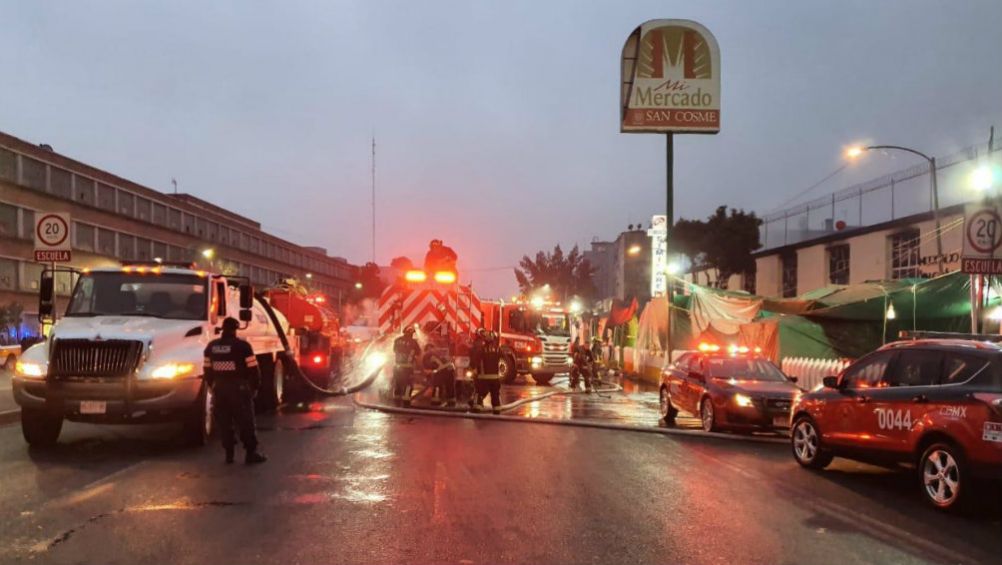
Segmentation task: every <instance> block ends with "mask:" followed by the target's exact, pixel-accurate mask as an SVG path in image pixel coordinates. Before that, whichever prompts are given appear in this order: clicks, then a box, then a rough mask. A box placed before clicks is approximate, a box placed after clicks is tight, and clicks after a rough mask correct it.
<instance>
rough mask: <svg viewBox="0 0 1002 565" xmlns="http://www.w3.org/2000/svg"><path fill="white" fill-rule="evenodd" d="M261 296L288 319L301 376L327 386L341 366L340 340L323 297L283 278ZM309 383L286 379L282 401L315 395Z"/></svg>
mask: <svg viewBox="0 0 1002 565" xmlns="http://www.w3.org/2000/svg"><path fill="white" fill-rule="evenodd" d="M264 295H265V297H267V299H268V303H269V304H271V306H272V307H273V308H275V309H276V310H278V311H279V312H281V313H282V315H284V316H285V317H286V319H287V320H288V321H289V331H288V332H287V337H288V339H289V342H290V349H292V350H293V351H294V352H295V353H294V354H295V357H296V360H297V365H298V366H299V369H300V371H301V372H302V374H303V377H304V378H306V379H309V383H312V384H313V385H315V386H316V387H319V388H321V389H330V388H331V386H332V384H333V380H334V378H335V375H336V374H337V373H338V372H339V371H340V369H341V363H342V358H343V353H344V343H343V339H342V337H341V327H340V324H339V323H338V318H337V314H336V313H335V312H334V310H333V309H331V308H330V307H329V306H328V304H327V298H326V297H325V296H324V295H322V294H318V293H310V292H308V291H307V290H306V289H305V288H304V287H302V286H300V285H299V284H298V283H297V282H295V281H287V282H285V283H283V284H282V285H279V286H278V287H276V288H274V289H271V290H268V291H265V293H264ZM309 383H306V382H303V381H302V380H301V379H287V382H286V383H285V384H286V386H285V389H284V390H283V391H282V393H283V394H282V399H283V401H284V402H286V403H291V404H295V403H298V402H305V401H308V400H311V399H313V398H315V397H316V396H317V392H318V391H317V390H316V389H315V388H314V387H311V386H310V384H309Z"/></svg>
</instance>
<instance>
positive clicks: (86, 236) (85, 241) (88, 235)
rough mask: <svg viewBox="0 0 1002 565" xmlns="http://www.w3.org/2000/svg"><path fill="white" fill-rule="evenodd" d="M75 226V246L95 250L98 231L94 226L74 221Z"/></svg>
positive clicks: (85, 249)
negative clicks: (95, 238)
mask: <svg viewBox="0 0 1002 565" xmlns="http://www.w3.org/2000/svg"><path fill="white" fill-rule="evenodd" d="M73 226H74V228H75V229H76V240H75V242H74V247H76V248H77V249H82V250H84V251H94V234H95V233H96V230H95V228H94V226H88V225H87V224H81V223H78V222H74V223H73Z"/></svg>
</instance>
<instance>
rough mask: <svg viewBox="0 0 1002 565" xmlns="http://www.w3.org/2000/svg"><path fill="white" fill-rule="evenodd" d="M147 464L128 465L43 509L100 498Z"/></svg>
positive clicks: (55, 499)
mask: <svg viewBox="0 0 1002 565" xmlns="http://www.w3.org/2000/svg"><path fill="white" fill-rule="evenodd" d="M147 463H148V461H146V460H143V461H138V462H136V463H133V464H132V465H127V466H125V467H122V468H121V469H119V470H117V471H115V472H113V473H111V474H108V475H105V476H103V477H101V478H99V479H96V480H94V481H91V482H89V483H87V484H85V485H84V486H82V487H80V488H78V489H76V490H74V491H73V492H69V493H66V494H64V495H62V496H59V497H57V498H53V499H52V500H50V501H48V502H46V503H45V504H43V505H42V508H45V509H49V508H61V507H64V506H69V505H72V504H77V503H80V502H83V501H85V500H87V499H90V498H94V497H95V496H98V495H99V494H101V493H103V492H105V491H106V490H108V489H110V488H111V487H112V486H113V485H112V484H111V483H112V482H113V481H115V480H116V479H118V478H120V477H121V476H122V475H124V474H126V473H128V472H131V471H135V470H136V469H138V468H140V467H143V466H144V465H146V464H147Z"/></svg>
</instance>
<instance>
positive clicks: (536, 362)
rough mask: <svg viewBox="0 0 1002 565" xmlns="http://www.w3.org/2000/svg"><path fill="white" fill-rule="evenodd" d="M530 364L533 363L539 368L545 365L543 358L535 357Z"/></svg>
mask: <svg viewBox="0 0 1002 565" xmlns="http://www.w3.org/2000/svg"><path fill="white" fill-rule="evenodd" d="M530 362H531V363H532V366H533V367H539V366H540V365H542V364H543V358H542V357H533V358H532V359H531V360H530Z"/></svg>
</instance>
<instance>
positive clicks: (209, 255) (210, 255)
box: [202, 247, 216, 261]
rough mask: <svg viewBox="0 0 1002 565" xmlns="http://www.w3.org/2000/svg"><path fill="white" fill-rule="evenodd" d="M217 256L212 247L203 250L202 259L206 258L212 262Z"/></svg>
mask: <svg viewBox="0 0 1002 565" xmlns="http://www.w3.org/2000/svg"><path fill="white" fill-rule="evenodd" d="M215 256H216V250H215V249H213V248H211V247H209V248H207V249H203V250H202V257H205V258H206V259H209V260H210V261H211V260H212V258H213V257H215Z"/></svg>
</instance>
